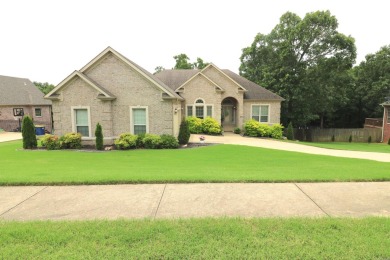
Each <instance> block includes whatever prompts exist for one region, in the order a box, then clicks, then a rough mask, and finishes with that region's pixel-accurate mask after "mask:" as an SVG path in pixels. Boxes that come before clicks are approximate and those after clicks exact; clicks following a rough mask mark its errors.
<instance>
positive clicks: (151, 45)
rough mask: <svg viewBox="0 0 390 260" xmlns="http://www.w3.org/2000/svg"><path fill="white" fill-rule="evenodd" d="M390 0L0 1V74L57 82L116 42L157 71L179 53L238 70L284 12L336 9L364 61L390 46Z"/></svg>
mask: <svg viewBox="0 0 390 260" xmlns="http://www.w3.org/2000/svg"><path fill="white" fill-rule="evenodd" d="M389 7H390V4H389V3H386V1H384V0H372V1H335V0H327V1H323V0H317V1H316V0H312V1H303V0H294V1H291V0H290V1H289V0H275V1H259V0H258V1H256V0H253V1H252V0H240V1H219V0H214V1H211V0H208V1H207V0H196V1H184V0H181V1H180V0H165V1H161V0H143V1H121V0H110V1H103V0H96V1H90V0H78V1H77V0H68V1H52V0H51V1H49V0H34V1H30V0H15V1H3V2H2V3H1V4H0V24H1V34H2V37H1V39H2V41H1V43H0V46H1V48H0V75H6V76H14V77H22V78H29V79H30V80H32V81H41V82H49V83H52V84H55V85H56V84H58V83H59V82H60V81H62V80H63V79H64V78H65V77H67V76H68V75H69V74H70V73H72V72H73V71H74V70H78V69H80V68H81V67H83V66H84V65H85V64H86V63H88V62H89V61H90V60H91V59H92V58H94V57H95V56H96V55H97V54H99V53H100V52H101V51H102V50H103V49H105V48H106V47H107V46H111V47H113V48H114V49H116V50H117V51H119V52H120V53H122V54H123V55H125V56H126V57H128V58H129V59H131V60H132V61H134V62H136V63H137V64H139V65H140V66H142V67H144V68H145V69H147V70H148V71H150V72H153V71H154V68H155V67H156V66H163V67H165V68H172V67H173V65H174V59H173V58H172V57H173V56H174V55H176V54H180V53H186V54H187V55H188V56H189V57H190V58H191V60H193V61H195V60H196V57H201V58H203V59H204V60H205V61H208V62H213V63H214V64H216V65H217V66H219V67H220V68H223V69H225V68H226V69H230V70H232V71H235V72H238V67H239V65H240V61H239V57H240V55H241V50H242V48H244V47H247V46H249V45H250V44H251V43H252V41H253V39H254V37H255V35H256V34H257V33H259V32H260V33H263V34H267V33H269V32H270V31H271V29H272V28H273V27H274V26H275V25H276V24H277V23H278V21H279V18H280V16H281V15H282V14H284V13H285V12H287V11H291V12H294V13H296V14H298V15H299V16H301V17H303V16H304V15H305V14H306V13H308V12H314V11H317V10H330V12H331V13H332V14H333V15H335V16H336V18H337V19H338V21H339V31H340V32H341V33H344V34H346V35H351V36H352V37H354V38H355V40H356V46H357V50H358V58H357V61H358V62H360V61H362V60H363V59H364V57H365V55H366V54H368V53H374V52H376V51H378V50H379V48H380V47H381V46H384V45H388V44H390V33H389V29H388V27H389V26H390V16H389V15H388V14H387V12H388V10H389Z"/></svg>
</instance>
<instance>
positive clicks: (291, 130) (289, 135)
mask: <svg viewBox="0 0 390 260" xmlns="http://www.w3.org/2000/svg"><path fill="white" fill-rule="evenodd" d="M286 137H287V140H294V128H293V124H292V122H290V123H289V124H288V126H287V136H286Z"/></svg>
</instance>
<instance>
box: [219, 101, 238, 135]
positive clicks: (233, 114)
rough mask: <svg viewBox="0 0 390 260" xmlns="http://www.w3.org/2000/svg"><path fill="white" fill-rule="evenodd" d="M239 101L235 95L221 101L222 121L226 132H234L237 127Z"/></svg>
mask: <svg viewBox="0 0 390 260" xmlns="http://www.w3.org/2000/svg"><path fill="white" fill-rule="evenodd" d="M237 106H238V102H237V100H236V99H235V98H233V97H227V98H225V99H223V100H222V103H221V123H222V126H223V130H224V131H225V132H232V131H233V130H234V128H236V127H237Z"/></svg>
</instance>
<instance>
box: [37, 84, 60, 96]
mask: <svg viewBox="0 0 390 260" xmlns="http://www.w3.org/2000/svg"><path fill="white" fill-rule="evenodd" d="M33 83H34V85H35V86H36V87H38V89H39V90H40V91H42V92H43V93H44V94H45V95H46V94H47V93H49V92H50V91H52V90H53V89H54V88H55V86H54V85H53V84H49V83H47V82H45V83H41V82H37V81H34V82H33Z"/></svg>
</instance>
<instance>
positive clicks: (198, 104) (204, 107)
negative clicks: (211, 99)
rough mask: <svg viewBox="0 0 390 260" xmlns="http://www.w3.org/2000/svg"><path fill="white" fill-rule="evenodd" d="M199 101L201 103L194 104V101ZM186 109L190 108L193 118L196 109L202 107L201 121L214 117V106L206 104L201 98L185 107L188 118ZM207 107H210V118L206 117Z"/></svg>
mask: <svg viewBox="0 0 390 260" xmlns="http://www.w3.org/2000/svg"><path fill="white" fill-rule="evenodd" d="M199 99H200V100H202V101H203V103H196V101H197V100H199ZM188 107H192V116H194V117H197V116H196V107H203V119H205V118H206V117H211V118H213V116H214V105H213V104H207V103H206V102H205V100H204V99H203V98H196V99H195V101H194V103H193V104H187V105H186V116H187V117H188V116H190V115H188ZM207 107H211V116H208V115H207Z"/></svg>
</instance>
